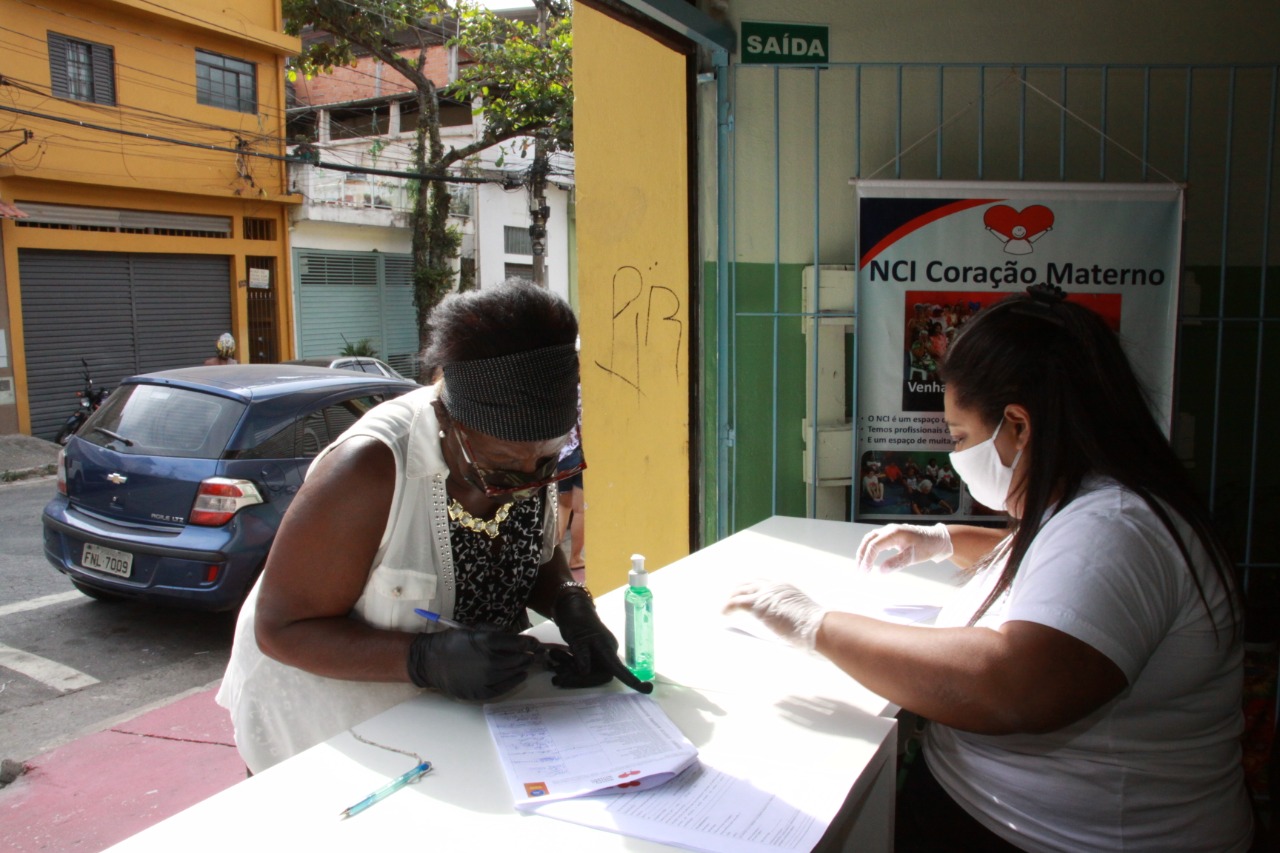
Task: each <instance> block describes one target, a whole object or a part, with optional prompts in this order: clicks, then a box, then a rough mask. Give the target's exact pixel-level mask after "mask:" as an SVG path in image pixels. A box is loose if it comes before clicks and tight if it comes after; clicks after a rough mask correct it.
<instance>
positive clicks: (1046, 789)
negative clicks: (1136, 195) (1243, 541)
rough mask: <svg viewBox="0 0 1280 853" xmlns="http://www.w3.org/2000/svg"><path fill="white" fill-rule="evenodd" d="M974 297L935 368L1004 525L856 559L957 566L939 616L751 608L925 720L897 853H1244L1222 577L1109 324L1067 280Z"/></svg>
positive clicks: (1229, 618)
mask: <svg viewBox="0 0 1280 853" xmlns="http://www.w3.org/2000/svg"><path fill="white" fill-rule="evenodd" d="M1030 290H1031V292H1030V294H1029V295H1028V296H1017V297H1011V298H1009V299H1006V300H1005V301H1003V302H1000V303H998V304H997V305H995V306H992V307H990V308H987V309H985V310H983V311H982V313H980V314H978V315H977V316H975V317H974V319H972V320H971V321H970V322H969V323H968V324H967V325H966V327H965V330H964V332H963V333H961V334H960V335H959V336H958V338H957V340H956V342H955V344H954V345H953V346H952V347H951V348H950V350H949V351H948V353H947V359H946V362H945V363H944V364H943V365H942V378H943V379H944V380H945V382H946V393H945V415H946V422H947V426H948V428H949V430H950V432H951V436H952V439H953V440H954V441H955V448H956V449H955V452H954V453H952V454H951V461H952V465H953V466H954V468H955V470H956V471H957V472H958V473H959V474H960V475H961V477H962V478H963V480H964V482H965V483H966V484H967V485H968V487H969V490H970V491H971V493H972V494H973V496H974V498H976V499H977V500H979V501H980V502H982V503H983V504H985V505H987V506H990V507H993V508H997V509H1005V510H1007V511H1008V513H1009V516H1010V519H1011V524H1010V526H1011V531H1010V532H1009V534H1008V535H1007V536H1006V535H1004V534H1005V532H1004V531H994V530H988V529H984V528H978V527H967V526H963V525H945V526H944V525H934V526H914V525H890V526H889V527H885V528H881V529H879V530H876V531H874V532H872V533H870V534H868V536H867V537H866V538H865V539H864V540H863V542H862V545H861V547H860V549H859V554H858V558H859V563H860V564H861V565H863V566H864V567H867V568H869V567H871V566H872V565H874V563H875V562H876V561H877V559H878V558H879V557H881V556H882V555H886V554H887V555H889V556H888V559H887V560H886V561H885V562H884V565H883V566H882V567H881V568H882V569H884V568H888V569H892V568H898V567H901V566H905V565H909V564H911V563H915V562H920V561H923V560H926V559H933V560H937V561H941V560H944V559H948V558H950V559H952V560H953V561H954V562H955V563H957V564H958V565H960V566H962V567H968V569H969V574H970V578H969V580H968V582H967V584H966V585H965V586H964V587H963V588H962V589H961V590H960V591H959V592H958V593H957V597H956V598H955V599H954V600H953V601H952V602H951V603H950V604H949V605H948V606H947V607H946V608H944V610H943V613H942V615H941V616H940V618H939V627H937V628H924V627H919V626H906V625H896V624H889V623H887V622H883V621H879V620H876V619H872V618H868V617H865V616H858V615H854V614H850V613H837V612H827V611H825V610H824V609H823V608H821V607H820V606H819V605H817V604H816V603H815V602H814V601H812V600H811V599H809V598H808V597H807V596H805V595H804V593H802V592H801V591H799V590H797V589H795V588H794V587H791V586H788V585H785V584H773V583H761V584H753V585H749V586H747V587H745V588H743V589H740V590H739V591H738V592H737V593H736V594H735V595H734V597H733V598H732V600H731V601H730V604H729V607H730V608H740V609H745V610H749V611H751V612H753V613H755V614H756V615H757V616H758V617H759V618H760V619H762V620H763V621H764V622H765V623H766V624H768V625H770V626H771V627H772V628H773V629H774V630H775V631H777V632H778V633H780V634H782V635H784V636H786V637H788V638H790V639H792V640H793V641H794V642H795V643H797V644H799V645H801V646H804V647H807V648H811V649H817V651H818V652H820V653H821V654H823V655H825V656H827V657H828V658H830V659H831V660H832V661H833V662H835V663H836V664H837V665H838V666H839V667H840V668H841V669H843V670H844V671H845V672H847V673H849V674H850V675H851V676H853V677H854V678H856V679H858V680H859V681H860V682H862V683H863V684H864V685H866V686H867V687H869V688H870V689H872V690H874V691H876V692H877V693H879V694H881V695H882V696H884V697H886V698H888V699H890V700H891V701H893V702H894V703H895V704H897V705H899V706H900V707H902V708H904V709H906V710H908V711H911V712H914V713H916V714H918V715H920V716H922V717H924V718H926V719H928V720H930V721H931V722H930V723H929V727H928V729H927V732H926V737H925V744H924V759H925V763H924V765H923V766H921V765H917V766H914V767H912V768H911V770H910V771H909V774H908V777H907V782H906V786H905V789H904V791H903V793H902V795H901V797H900V799H899V808H898V818H899V823H898V833H897V849H898V850H899V851H933V850H957V851H960V850H983V851H987V850H997V851H999V850H1032V851H1079V850H1130V851H1136V850H1144V851H1161V853H1171V851H1206V853H1208V851H1214V853H1222V851H1243V850H1245V849H1247V848H1248V846H1249V843H1250V837H1251V833H1252V819H1251V815H1250V807H1249V802H1248V798H1247V796H1246V794H1245V791H1244V785H1243V773H1242V770H1241V764H1240V745H1239V743H1238V737H1239V734H1240V731H1241V725H1242V723H1241V713H1240V696H1241V672H1242V633H1243V632H1242V630H1241V625H1240V624H1239V620H1240V610H1239V605H1238V603H1237V599H1236V591H1235V584H1234V580H1233V575H1234V570H1233V567H1232V565H1231V561H1230V559H1229V557H1228V555H1227V553H1226V551H1225V549H1224V548H1223V545H1222V543H1221V542H1220V541H1219V539H1218V537H1217V536H1216V535H1215V533H1214V531H1213V527H1212V525H1211V523H1210V521H1209V517H1208V514H1207V513H1206V512H1205V511H1204V510H1203V509H1202V508H1201V506H1200V505H1199V504H1198V502H1197V501H1196V500H1195V499H1194V497H1193V493H1192V490H1191V488H1190V486H1189V485H1188V483H1187V481H1186V478H1185V476H1184V474H1183V471H1182V466H1181V464H1180V463H1179V462H1178V460H1177V458H1176V456H1175V455H1174V453H1173V451H1172V449H1171V448H1170V446H1169V443H1168V442H1167V441H1166V439H1165V437H1164V434H1163V433H1162V431H1161V430H1160V428H1159V426H1158V425H1157V423H1156V421H1155V419H1154V418H1153V417H1152V416H1151V414H1150V411H1149V410H1148V408H1147V406H1146V403H1145V401H1144V398H1143V395H1142V392H1141V390H1140V387H1139V383H1138V381H1137V379H1136V377H1135V375H1134V373H1133V370H1132V369H1131V368H1130V365H1129V363H1128V361H1127V359H1126V358H1125V355H1124V352H1123V351H1122V350H1121V348H1120V344H1119V341H1118V340H1117V338H1116V336H1115V334H1114V333H1112V332H1111V330H1110V329H1109V328H1107V326H1106V324H1105V323H1104V322H1103V321H1102V319H1101V318H1100V317H1098V316H1097V315H1096V314H1094V313H1093V312H1091V311H1089V310H1088V309H1086V308H1083V307H1081V306H1079V305H1075V304H1073V303H1070V302H1066V301H1063V298H1062V293H1061V291H1057V290H1056V289H1051V288H1047V287H1043V286H1040V287H1036V288H1031V289H1030Z"/></svg>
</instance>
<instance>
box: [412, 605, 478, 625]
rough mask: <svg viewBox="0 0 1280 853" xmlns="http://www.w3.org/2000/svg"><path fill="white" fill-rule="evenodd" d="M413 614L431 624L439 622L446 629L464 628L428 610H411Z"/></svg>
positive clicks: (418, 608)
mask: <svg viewBox="0 0 1280 853" xmlns="http://www.w3.org/2000/svg"><path fill="white" fill-rule="evenodd" d="M413 612H414V613H417V614H418V615H419V616H421V617H422V618H423V619H430V620H431V621H432V622H439V623H440V624H441V625H443V626H445V627H446V628H465V627H466V626H465V625H463V624H462V623H461V622H455V621H453V620H452V619H446V618H445V617H443V616H441V615H440V614H439V613H432V612H431V611H430V610H423V609H422V608H420V607H415V608H413Z"/></svg>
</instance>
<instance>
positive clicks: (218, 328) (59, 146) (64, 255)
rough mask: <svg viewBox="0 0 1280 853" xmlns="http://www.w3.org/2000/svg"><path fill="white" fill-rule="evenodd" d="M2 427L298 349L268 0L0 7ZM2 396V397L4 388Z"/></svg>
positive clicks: (45, 430) (45, 432)
mask: <svg viewBox="0 0 1280 853" xmlns="http://www.w3.org/2000/svg"><path fill="white" fill-rule="evenodd" d="M0 19H3V20H4V22H5V25H4V28H3V30H0V89H2V90H3V93H4V96H5V97H4V98H3V99H2V103H0V128H4V129H3V130H0V199H3V200H4V201H5V202H7V203H8V204H11V205H13V206H15V207H16V208H17V209H18V210H19V211H21V213H23V214H25V217H22V218H4V219H0V281H3V285H4V291H5V297H6V298H5V299H4V300H3V302H0V432H24V433H30V434H32V435H36V436H40V437H44V438H51V437H52V436H53V435H54V434H55V433H56V432H57V430H58V427H59V426H60V425H61V423H62V421H63V420H65V418H66V416H67V414H68V413H69V412H70V411H72V409H73V407H74V405H75V403H76V398H75V391H77V390H78V389H79V388H80V386H81V384H82V381H83V380H82V371H83V369H84V368H83V367H82V363H81V359H82V358H83V359H84V360H85V363H87V365H88V370H89V371H90V373H91V375H92V377H93V379H94V381H95V383H96V384H99V385H106V386H108V387H110V386H114V385H115V384H116V383H117V382H118V381H119V380H120V379H122V378H123V377H125V376H128V375H131V374H134V373H139V372H146V371H152V370H160V369H165V368H170V367H179V366H184V365H191V364H199V363H200V362H201V361H203V360H204V358H205V357H207V356H209V355H211V354H212V353H213V351H214V341H215V340H216V339H217V337H218V336H219V335H220V334H222V333H223V332H228V331H230V332H231V333H232V334H233V335H234V336H235V338H236V341H237V344H238V346H237V350H236V357H237V358H238V359H239V360H241V361H246V362H273V361H278V360H281V359H283V358H287V357H290V356H292V354H293V351H292V350H293V335H292V328H291V323H292V320H291V312H290V305H289V300H288V298H287V295H288V288H287V286H286V282H287V281H288V274H289V258H288V253H287V251H286V245H287V243H286V240H287V223H288V220H287V216H286V210H287V209H288V207H289V206H290V205H291V204H293V203H295V201H296V199H295V198H294V197H293V196H292V195H291V194H290V192H289V190H288V185H287V181H286V174H287V172H286V168H285V163H284V162H283V159H284V156H285V146H284V129H285V112H284V80H285V67H284V66H285V59H286V58H287V57H289V56H292V55H295V54H296V53H297V52H298V48H299V43H298V40H297V39H296V38H293V37H289V36H285V35H282V32H283V22H282V20H281V9H280V5H279V3H272V2H268V0H227V2H224V3H222V4H219V5H218V6H217V8H216V9H213V8H212V7H207V6H200V7H199V8H198V9H196V7H188V6H185V5H183V6H178V5H175V6H173V7H168V6H163V5H160V4H154V3H142V2H136V0H91V2H71V0H49V2H46V3H41V4H34V3H26V2H21V0H0ZM6 386H8V387H7V388H6Z"/></svg>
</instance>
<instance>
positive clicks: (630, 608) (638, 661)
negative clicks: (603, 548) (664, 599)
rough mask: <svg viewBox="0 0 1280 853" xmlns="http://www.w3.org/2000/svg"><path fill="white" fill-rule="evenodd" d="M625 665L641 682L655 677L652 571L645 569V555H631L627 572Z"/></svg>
mask: <svg viewBox="0 0 1280 853" xmlns="http://www.w3.org/2000/svg"><path fill="white" fill-rule="evenodd" d="M627 582H628V583H629V584H630V586H629V587H627V594H626V604H627V636H626V654H627V656H626V664H627V669H629V670H631V674H632V675H634V676H635V677H636V678H638V679H640V680H641V681H652V680H653V591H652V590H650V589H649V573H648V572H646V571H645V570H644V557H643V556H642V555H640V554H632V555H631V573H630V574H629V575H627Z"/></svg>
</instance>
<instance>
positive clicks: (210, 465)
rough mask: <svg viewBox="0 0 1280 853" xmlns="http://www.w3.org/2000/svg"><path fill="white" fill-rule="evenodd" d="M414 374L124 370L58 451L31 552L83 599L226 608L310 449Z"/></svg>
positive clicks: (244, 588)
mask: <svg viewBox="0 0 1280 853" xmlns="http://www.w3.org/2000/svg"><path fill="white" fill-rule="evenodd" d="M418 387H420V386H419V385H417V384H416V383H414V382H410V381H408V380H399V379H393V378H389V377H383V376H376V375H372V374H363V373H354V372H352V371H349V370H332V369H328V368H318V367H302V366H297V365H288V364H251V365H230V366H217V367H190V368H183V369H179V370H166V371H162V372H159V373H148V374H144V375H141V376H134V377H131V378H129V379H126V380H124V381H123V382H122V383H120V387H119V388H118V389H117V390H115V391H113V392H112V394H111V396H110V397H108V398H107V400H106V402H105V403H104V404H103V406H102V408H100V409H98V411H96V412H94V413H93V415H92V416H90V417H89V419H88V420H87V421H85V423H84V424H83V425H82V426H81V427H80V430H79V431H78V432H77V433H76V435H75V436H73V437H72V438H71V440H70V441H69V442H68V443H67V446H66V447H65V448H64V449H63V451H62V455H61V457H60V458H59V460H58V494H57V496H56V497H55V498H54V499H53V500H52V501H50V502H49V504H48V505H47V506H46V507H45V508H44V515H43V523H44V552H45V556H46V557H48V559H49V561H50V562H51V563H53V565H54V567H55V568H57V569H58V571H60V572H62V573H64V574H66V575H67V576H68V577H70V578H71V583H72V584H74V585H75V587H76V588H77V589H79V590H80V591H81V592H83V593H84V594H86V595H88V596H90V597H92V598H96V599H100V600H119V599H139V600H144V601H148V602H152V603H156V604H165V605H176V606H180V607H189V608H195V609H200V610H232V609H235V608H237V607H239V606H240V603H241V601H243V599H244V597H245V595H247V594H248V592H249V589H250V587H251V586H252V585H253V582H254V580H255V579H256V578H257V576H258V573H259V572H260V571H261V569H262V566H263V563H264V561H265V560H266V557H267V551H268V549H269V548H270V547H271V541H272V539H273V538H274V537H275V533H276V529H277V528H278V527H279V525H280V520H281V518H282V517H283V516H284V512H285V510H286V509H288V508H289V503H290V502H291V501H292V500H293V496H294V495H295V494H296V493H297V491H298V487H299V486H301V484H302V480H303V476H304V475H305V474H306V471H307V467H308V465H310V463H311V460H312V459H313V458H314V457H315V456H316V454H318V453H319V452H320V450H321V449H323V448H324V447H325V446H326V445H327V444H329V442H330V441H332V440H333V439H334V438H336V437H337V436H338V435H339V434H340V433H342V432H343V430H345V429H346V428H347V427H349V426H351V425H352V424H353V423H355V422H356V420H357V419H358V418H359V417H360V416H361V415H363V414H364V413H365V412H367V411H368V410H369V409H371V408H373V407H374V406H375V405H377V404H378V403H380V402H382V401H383V400H388V399H390V398H392V397H398V396H400V395H401V394H404V393H407V392H409V391H412V390H414V389H415V388H418Z"/></svg>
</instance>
